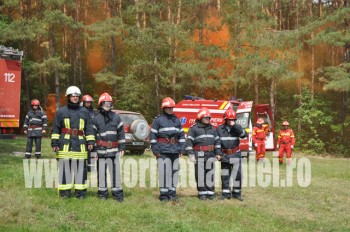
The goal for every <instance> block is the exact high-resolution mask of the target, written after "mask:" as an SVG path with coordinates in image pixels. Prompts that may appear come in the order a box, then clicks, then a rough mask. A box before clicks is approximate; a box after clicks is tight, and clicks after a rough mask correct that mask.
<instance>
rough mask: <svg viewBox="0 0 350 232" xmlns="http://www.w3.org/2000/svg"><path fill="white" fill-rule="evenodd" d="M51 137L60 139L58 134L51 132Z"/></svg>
mask: <svg viewBox="0 0 350 232" xmlns="http://www.w3.org/2000/svg"><path fill="white" fill-rule="evenodd" d="M51 139H60V135H59V134H52V135H51Z"/></svg>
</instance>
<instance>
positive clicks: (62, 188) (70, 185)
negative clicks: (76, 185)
mask: <svg viewBox="0 0 350 232" xmlns="http://www.w3.org/2000/svg"><path fill="white" fill-rule="evenodd" d="M72 186H73V185H72V184H59V185H58V190H67V189H71V188H72Z"/></svg>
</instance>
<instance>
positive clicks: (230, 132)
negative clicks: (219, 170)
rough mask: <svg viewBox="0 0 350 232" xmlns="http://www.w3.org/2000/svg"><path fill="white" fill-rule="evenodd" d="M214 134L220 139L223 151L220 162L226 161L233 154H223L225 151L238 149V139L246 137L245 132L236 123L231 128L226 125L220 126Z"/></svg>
mask: <svg viewBox="0 0 350 232" xmlns="http://www.w3.org/2000/svg"><path fill="white" fill-rule="evenodd" d="M216 132H217V134H218V136H219V137H220V142H221V149H222V150H223V152H222V153H223V158H222V162H226V161H228V160H229V159H230V158H231V157H234V156H235V154H225V150H228V149H229V150H231V149H234V148H237V147H239V144H240V141H239V139H240V138H245V137H247V133H246V131H245V130H244V129H243V128H242V127H241V126H240V125H239V124H237V123H235V124H234V125H233V126H232V127H231V126H228V125H226V124H223V125H220V126H218V127H217V128H216Z"/></svg>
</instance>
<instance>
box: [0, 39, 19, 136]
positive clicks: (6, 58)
mask: <svg viewBox="0 0 350 232" xmlns="http://www.w3.org/2000/svg"><path fill="white" fill-rule="evenodd" d="M22 57H23V51H18V49H13V48H11V47H5V46H2V45H0V134H10V133H13V128H16V127H19V121H20V118H19V117H20V92H21V61H22ZM2 137H3V136H2Z"/></svg>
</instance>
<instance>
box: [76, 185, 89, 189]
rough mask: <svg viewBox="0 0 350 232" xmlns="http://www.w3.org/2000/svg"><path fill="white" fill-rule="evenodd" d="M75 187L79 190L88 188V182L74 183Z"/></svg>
mask: <svg viewBox="0 0 350 232" xmlns="http://www.w3.org/2000/svg"><path fill="white" fill-rule="evenodd" d="M74 188H75V189H78V190H84V189H87V184H74Z"/></svg>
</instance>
